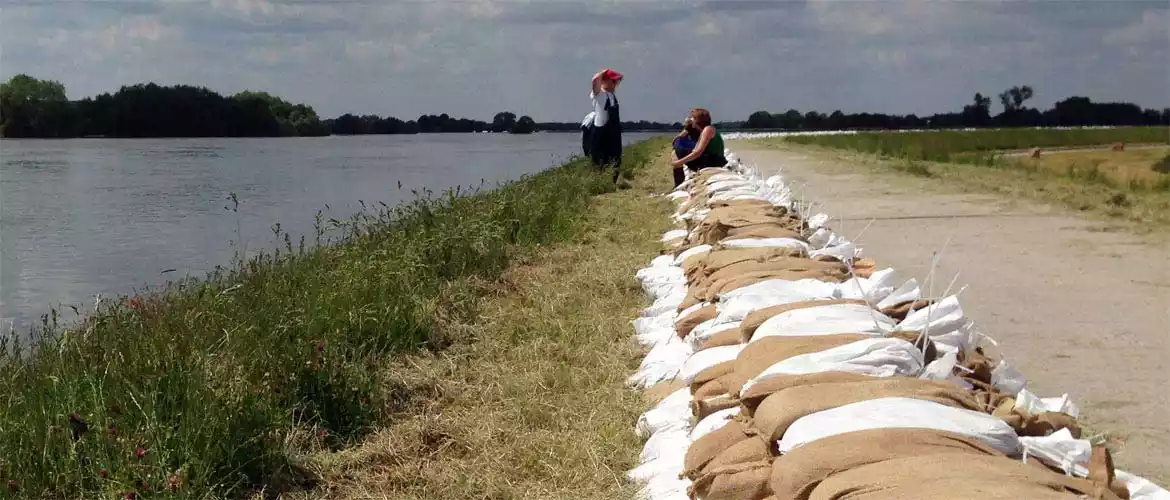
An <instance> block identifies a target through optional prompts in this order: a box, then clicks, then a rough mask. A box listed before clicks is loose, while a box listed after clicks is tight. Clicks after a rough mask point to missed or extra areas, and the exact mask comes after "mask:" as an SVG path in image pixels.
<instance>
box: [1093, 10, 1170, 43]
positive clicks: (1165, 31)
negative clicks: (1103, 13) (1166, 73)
mask: <svg viewBox="0 0 1170 500" xmlns="http://www.w3.org/2000/svg"><path fill="white" fill-rule="evenodd" d="M1104 40H1105V43H1107V44H1109V45H1121V46H1130V45H1140V44H1161V45H1162V46H1163V47H1165V46H1166V45H1167V44H1170V10H1168V9H1166V8H1162V9H1148V10H1146V11H1144V12H1142V17H1141V19H1138V20H1136V21H1134V22H1132V23H1130V24H1128V25H1126V26H1123V27H1120V28H1117V29H1113V30H1109V31H1108V32H1107V33H1105V37H1104Z"/></svg>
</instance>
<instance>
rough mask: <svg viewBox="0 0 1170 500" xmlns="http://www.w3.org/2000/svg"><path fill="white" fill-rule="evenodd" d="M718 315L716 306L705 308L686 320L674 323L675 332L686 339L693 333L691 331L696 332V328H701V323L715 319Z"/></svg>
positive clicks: (691, 314)
mask: <svg viewBox="0 0 1170 500" xmlns="http://www.w3.org/2000/svg"><path fill="white" fill-rule="evenodd" d="M717 314H718V312H717V311H716V310H715V305H714V304H711V305H707V306H704V307H702V308H699V309H698V310H696V311H694V312H692V313H690V314H688V315H687V316H686V317H684V318H679V320H678V321H676V322H675V323H674V330H675V332H678V336H679V337H686V336H687V334H688V333H691V330H694V329H695V327H696V326H699V323H702V322H704V321H707V320H710V319H715V316H716V315H717Z"/></svg>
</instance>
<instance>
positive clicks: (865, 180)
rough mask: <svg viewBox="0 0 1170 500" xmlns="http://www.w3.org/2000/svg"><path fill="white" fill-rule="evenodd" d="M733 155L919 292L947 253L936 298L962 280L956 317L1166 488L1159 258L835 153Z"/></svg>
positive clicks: (1166, 337) (1129, 239)
mask: <svg viewBox="0 0 1170 500" xmlns="http://www.w3.org/2000/svg"><path fill="white" fill-rule="evenodd" d="M730 147H731V148H732V149H734V150H735V151H736V153H737V154H738V155H739V156H740V157H741V158H742V159H743V160H744V161H745V162H748V163H752V164H755V165H757V166H758V167H760V169H761V170H762V171H764V172H767V173H769V174H770V173H774V172H775V171H776V170H777V169H778V167H782V168H783V171H784V173H785V176H786V177H787V179H788V180H789V181H790V182H792V183H794V184H795V185H798V186H799V185H801V184H803V185H804V187H803V188H802V191H803V196H804V198H806V199H807V200H810V201H815V202H817V203H820V204H822V205H823V209H822V210H823V211H824V212H826V213H828V214H830V215H832V216H833V217H834V222H833V223H832V226H833V227H834V229H837V230H839V231H841V232H842V233H843V234H845V235H847V236H849V237H852V238H857V236H858V234H859V233H860V232H861V231H862V230H863V229H865V228H866V226H867V225H869V227H868V229H865V232H864V234H862V235H861V236H860V238H857V239H858V241H859V245H860V246H862V247H864V248H865V251H866V254H867V255H868V256H869V257H872V258H874V259H876V260H877V261H878V264H879V267H885V266H890V267H894V268H895V269H897V270H898V271H899V274H900V275H901V276H902V277H904V278H910V277H917V278H918V279H919V281H920V282H922V281H923V279H924V278H925V276H926V274H927V272H928V271H929V269H930V262H931V254H932V252H935V251H939V250H942V249H943V246H944V245H945V244H946V245H947V246H946V250H945V252H944V254H943V255H942V257H941V263H940V265H939V267H938V269H937V271H936V273H937V278H936V279H935V280H934V281H935V283H934V290H935V293H936V294H940V293H941V292H942V291H943V290H944V289H945V288H946V287H947V284H948V283H950V281H951V278H952V277H954V276H955V274H956V273H960V275H959V277H958V280H957V282H956V283H957V285H956V288H957V287H958V286H961V285H963V284H967V285H969V288H968V289H967V290H966V291H964V292H963V294H962V296H961V298H962V303H963V308H964V310H965V311H966V312H967V314H968V316H969V317H971V318H973V319H974V320H975V321H976V322H977V325H978V326H979V329H980V330H981V331H983V332H984V333H986V334H988V335H990V336H991V337H993V338H994V339H995V340H997V341H998V342H999V346H1000V350H1001V351H1002V352H1005V353H1006V356H1007V357H1008V360H1009V361H1010V362H1012V364H1013V365H1015V366H1016V367H1018V368H1019V369H1020V370H1021V371H1023V372H1024V374H1026V375H1027V376H1028V377H1029V381H1030V382H1029V387H1030V388H1031V389H1032V391H1033V392H1035V393H1037V394H1038V395H1040V396H1043V397H1054V396H1060V395H1061V393H1063V392H1068V393H1069V394H1070V396H1071V397H1072V398H1073V400H1074V401H1075V402H1076V403H1077V404H1078V405H1080V407H1081V409H1082V421H1083V422H1085V423H1087V424H1088V426H1089V427H1090V428H1091V429H1092V430H1091V432H1101V431H1106V432H1109V433H1110V434H1111V435H1112V436H1113V440H1114V442H1115V443H1116V444H1118V445H1119V446H1118V452H1117V453H1116V455H1115V460H1116V462H1117V464H1118V467H1120V468H1123V469H1126V470H1129V471H1131V472H1135V473H1138V474H1142V475H1145V476H1146V477H1148V478H1150V479H1151V480H1154V481H1155V482H1158V483H1160V484H1163V485H1165V484H1168V483H1170V369H1168V367H1167V365H1168V364H1170V263H1168V261H1170V251H1167V247H1165V246H1160V245H1156V244H1151V243H1149V242H1147V241H1143V240H1140V239H1138V238H1137V237H1136V236H1131V235H1128V234H1125V233H1118V232H1102V231H1101V230H1100V229H1099V228H1098V225H1096V224H1094V223H1092V222H1090V221H1087V220H1084V219H1081V218H1078V217H1076V216H1075V215H1070V214H1069V213H1067V212H1064V211H1062V210H1059V209H1051V208H1047V207H1043V206H1039V205H1035V204H1031V203H1029V202H1026V201H1024V202H1022V201H1019V200H1005V199H1002V198H997V197H994V196H988V195H970V194H940V193H939V192H938V190H937V189H935V188H933V187H931V186H929V184H928V183H930V182H932V181H931V180H929V179H919V178H915V177H913V176H910V175H897V176H895V175H884V174H875V173H873V171H872V170H871V169H867V168H856V167H853V166H851V165H849V164H847V163H846V162H844V161H842V160H840V159H838V158H837V157H836V156H835V155H833V154H832V153H825V152H820V151H813V150H806V149H803V148H800V147H799V146H784V149H777V148H775V147H769V146H761V145H758V144H756V143H752V142H744V141H734V142H732V143H731V145H730ZM934 182H938V181H934ZM838 218H843V219H844V220H837V219H838ZM871 220H872V223H871V222H870V221H871ZM948 240H949V244H947V242H948ZM924 290H926V289H925V287H924Z"/></svg>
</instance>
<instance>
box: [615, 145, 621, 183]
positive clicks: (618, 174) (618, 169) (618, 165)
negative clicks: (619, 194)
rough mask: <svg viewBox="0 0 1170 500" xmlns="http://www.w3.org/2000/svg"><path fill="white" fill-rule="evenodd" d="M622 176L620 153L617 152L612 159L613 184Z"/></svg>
mask: <svg viewBox="0 0 1170 500" xmlns="http://www.w3.org/2000/svg"><path fill="white" fill-rule="evenodd" d="M621 174H622V153H621V152H620V151H619V152H618V154H617V156H616V157H614V159H613V183H614V184H617V182H618V179H619V178H621Z"/></svg>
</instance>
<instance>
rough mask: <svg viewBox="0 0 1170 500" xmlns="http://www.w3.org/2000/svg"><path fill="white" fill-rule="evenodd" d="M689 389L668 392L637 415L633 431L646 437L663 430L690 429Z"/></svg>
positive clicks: (691, 414) (691, 415)
mask: <svg viewBox="0 0 1170 500" xmlns="http://www.w3.org/2000/svg"><path fill="white" fill-rule="evenodd" d="M692 417H693V413H692V412H691V389H690V387H684V388H682V389H679V390H677V391H674V392H672V393H670V395H669V396H667V397H666V398H664V399H663V400H662V401H659V402H658V404H657V405H654V408H651V409H649V410H647V411H646V413H643V414H642V415H640V416H639V417H638V422H637V423H636V424H634V433H635V434H637V435H638V437H640V438H643V439H645V438H648V437H650V436H653V435H654V434H657V433H658V432H661V431H665V430H685V431H688V432H689V431H690V430H691V418H692Z"/></svg>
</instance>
